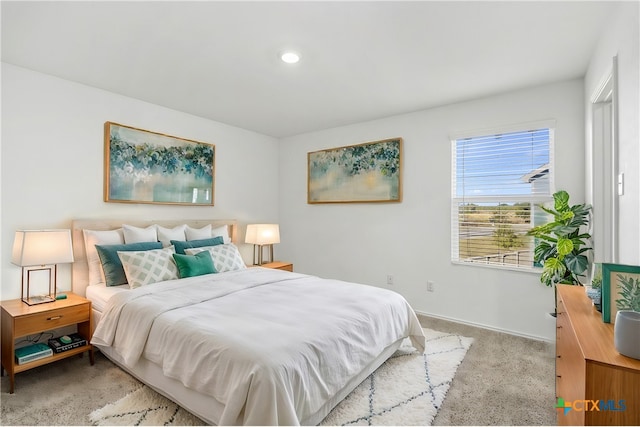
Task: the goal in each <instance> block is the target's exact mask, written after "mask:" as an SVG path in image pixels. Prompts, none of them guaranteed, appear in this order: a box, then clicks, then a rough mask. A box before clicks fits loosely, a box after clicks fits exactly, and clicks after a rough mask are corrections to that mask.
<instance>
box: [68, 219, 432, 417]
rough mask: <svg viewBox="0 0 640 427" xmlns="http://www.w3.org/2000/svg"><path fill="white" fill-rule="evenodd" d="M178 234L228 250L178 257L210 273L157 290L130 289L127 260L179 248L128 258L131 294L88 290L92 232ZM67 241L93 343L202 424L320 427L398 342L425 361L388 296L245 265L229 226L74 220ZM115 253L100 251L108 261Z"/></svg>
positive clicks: (396, 298)
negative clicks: (185, 231) (194, 233)
mask: <svg viewBox="0 0 640 427" xmlns="http://www.w3.org/2000/svg"><path fill="white" fill-rule="evenodd" d="M185 224H186V226H187V227H191V229H192V230H200V229H203V230H204V229H205V227H204V226H203V224H205V225H206V226H208V229H209V230H221V229H226V230H227V233H226V234H225V235H224V236H218V237H213V238H214V239H218V240H220V239H222V240H224V243H217V244H216V245H214V246H207V245H205V246H197V247H193V248H187V249H185V251H186V252H185V256H186V257H187V258H184V259H185V260H187V259H188V261H189V262H192V261H193V260H194V259H195V257H196V256H197V255H198V254H200V255H203V256H202V257H200V258H206V259H208V258H209V255H211V258H212V260H213V262H214V265H215V267H216V270H217V271H218V272H217V273H212V274H209V273H206V272H205V273H204V274H198V275H194V276H192V277H183V276H181V275H180V274H178V277H175V276H172V277H170V276H167V275H166V274H165V273H162V274H165V275H164V276H163V275H160V276H158V277H160V278H161V279H164V280H159V281H156V279H153V280H148V281H147V283H144V284H143V285H140V286H135V285H136V284H137V283H138V282H139V278H137V277H135V275H133V274H129V273H130V270H131V269H133V267H132V265H133V264H131V265H130V264H129V263H128V261H127V258H126V256H128V257H133V258H135V257H151V254H155V255H153V256H159V255H157V254H162V256H166V254H165V252H170V251H175V250H177V249H178V247H179V246H181V244H177V242H176V241H175V240H171V242H174V243H176V246H174V245H169V246H168V247H166V246H164V244H163V247H162V248H161V249H144V250H132V251H131V253H130V254H129V253H128V254H126V256H123V254H122V252H119V256H121V257H122V262H123V267H124V269H125V270H126V275H127V279H130V280H129V283H128V284H114V283H116V282H114V283H112V285H113V286H106V285H105V284H104V283H102V284H101V283H95V280H100V279H99V278H98V277H99V276H97V275H96V272H95V271H90V270H92V268H90V265H91V264H92V263H93V270H95V267H96V266H97V264H96V262H95V254H93V253H92V252H93V249H94V248H93V246H95V243H94V241H92V240H91V239H89V240H87V238H86V234H87V231H95V232H97V233H98V234H99V232H102V231H104V232H106V233H107V234H108V233H111V234H110V236H111V237H113V236H115V234H113V233H114V232H115V231H118V230H120V229H121V228H122V227H124V225H127V226H128V227H129V228H130V229H134V230H135V231H139V232H140V235H139V236H135V238H136V239H144V238H148V236H147V237H143V236H142V234H144V233H146V232H147V231H145V230H150V229H151V228H153V227H158V226H160V227H164V228H163V229H164V230H172V229H175V228H177V227H178V226H182V225H185ZM72 231H73V239H74V254H75V259H76V262H75V263H74V266H73V290H74V292H76V293H80V294H81V295H86V297H87V298H88V299H90V300H91V301H92V310H93V313H92V314H93V325H95V332H94V335H93V339H92V343H93V344H94V345H95V346H96V347H97V348H98V349H99V350H100V351H101V352H103V353H104V354H105V355H106V356H107V357H108V358H109V359H111V360H112V361H113V362H115V363H116V364H117V365H119V366H120V367H122V368H123V369H124V370H126V371H127V372H129V373H131V374H132V375H133V376H135V377H136V378H138V379H140V380H141V381H142V382H144V383H145V384H147V385H149V386H150V387H152V388H153V389H155V390H156V391H158V392H160V393H161V394H163V395H165V396H166V397H168V398H169V399H171V400H173V401H175V402H177V403H178V404H180V405H181V406H183V407H184V408H185V409H187V410H189V411H190V412H192V413H194V414H195V415H197V416H198V417H200V418H202V419H203V420H204V421H206V422H208V423H211V424H217V425H316V424H318V423H320V422H321V421H322V420H323V419H324V417H325V416H326V415H327V414H328V413H329V412H330V411H331V409H332V408H333V407H334V406H335V405H337V404H338V403H339V402H340V401H341V400H342V399H344V398H345V397H346V396H347V395H348V394H349V393H350V392H351V391H352V390H353V389H354V388H355V387H356V386H357V385H358V384H359V383H361V382H362V381H363V380H364V379H365V378H366V377H367V376H368V375H370V374H371V373H372V372H373V371H374V370H375V369H376V368H378V367H379V366H380V365H381V364H382V363H383V362H384V361H385V360H386V359H387V358H388V357H390V356H391V355H392V354H393V353H394V352H395V351H396V350H397V348H398V347H399V346H400V344H401V343H402V341H404V340H405V339H409V340H411V342H412V344H413V346H414V347H416V348H417V349H419V350H424V335H423V332H422V328H421V327H420V324H419V322H418V319H417V318H416V315H415V313H414V312H413V310H412V309H411V307H410V306H409V304H408V303H407V302H406V301H405V299H404V298H403V297H402V296H400V295H399V294H397V293H395V292H392V291H389V290H386V289H382V288H377V287H373V286H367V285H362V284H356V283H348V282H344V281H339V280H329V279H322V278H319V277H315V276H311V275H306V274H300V273H295V272H287V271H282V270H275V269H266V268H261V267H252V268H247V267H246V266H244V263H243V262H242V263H241V264H242V265H240V264H239V263H238V257H239V253H238V252H237V248H236V247H235V246H234V242H236V241H237V236H236V235H237V224H236V222H235V221H186V222H185V221H148V222H135V223H132V222H127V221H117V220H115V221H111V220H110V221H94V220H77V221H74V222H73V230H72ZM107 234H105V235H107ZM200 237H202V236H200ZM106 240H107V241H109V239H106ZM185 240H186V243H190V242H191V241H193V242H199V241H201V240H202V241H205V240H206V239H185ZM111 242H112V243H113V241H111ZM164 243H167V242H166V241H165V242H164ZM85 244H86V248H85ZM117 244H118V243H117V242H116V243H113V244H111V245H105V244H103V243H101V244H99V245H97V246H98V247H99V248H100V250H103V249H104V248H105V247H109V248H111V247H112V246H113V247H116V246H114V245H117ZM125 245H126V243H125ZM194 245H195V243H194ZM187 246H189V245H187ZM117 248H120V247H119V246H118V247H117ZM225 251H226V252H225ZM222 253H224V256H225V259H224V260H223V259H222V255H221V254H222ZM100 255H101V256H102V252H101V253H100ZM189 257H191V258H189ZM141 259H142V258H141ZM173 259H175V261H176V262H178V264H180V263H181V262H183V261H182V259H183V258H179V257H173ZM138 264H141V263H138ZM156 264H162V262H160V261H156ZM103 268H104V271H108V270H109V267H108V266H106V265H105V266H104V267H103ZM179 272H180V273H181V272H183V270H180V271H179ZM92 274H93V278H92V277H91V276H92ZM103 274H104V272H103ZM185 276H188V274H185ZM105 277H106V276H102V279H103V280H108V278H106V279H105ZM167 277H169V278H167ZM92 280H93V282H94V283H92Z"/></svg>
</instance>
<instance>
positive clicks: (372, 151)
mask: <svg viewBox="0 0 640 427" xmlns="http://www.w3.org/2000/svg"><path fill="white" fill-rule="evenodd" d="M401 201H402V138H389V139H384V140H380V141H373V142H365V143H362V144H355V145H348V146H344V147H337V148H331V149H327V150H320V151H314V152H310V153H307V203H309V204H315V203H388V202H401Z"/></svg>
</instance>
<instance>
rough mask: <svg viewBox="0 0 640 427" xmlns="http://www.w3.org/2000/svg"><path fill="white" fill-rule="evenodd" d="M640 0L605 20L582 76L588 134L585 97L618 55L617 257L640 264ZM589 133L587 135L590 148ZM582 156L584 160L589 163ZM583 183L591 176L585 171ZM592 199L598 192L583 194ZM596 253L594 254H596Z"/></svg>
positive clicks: (589, 184) (588, 112)
mask: <svg viewBox="0 0 640 427" xmlns="http://www.w3.org/2000/svg"><path fill="white" fill-rule="evenodd" d="M639 11H640V3H638V2H624V3H621V4H620V5H619V6H618V8H617V9H616V12H615V13H614V14H613V15H612V17H611V18H610V19H609V21H608V22H607V24H606V26H605V29H604V32H603V34H602V36H601V37H600V40H599V42H598V45H597V46H596V49H595V50H594V54H593V56H592V58H591V62H590V64H589V69H588V71H587V74H586V76H585V98H586V101H587V102H586V121H585V122H586V132H587V135H588V136H590V130H591V116H592V113H591V111H592V110H591V103H590V102H589V100H590V98H591V97H592V96H593V94H594V92H595V91H596V90H597V88H598V86H599V84H600V82H601V80H602V78H603V76H605V75H606V74H608V73H610V70H611V64H612V58H613V57H614V56H616V55H617V57H618V96H619V100H618V135H619V140H618V144H619V145H618V149H619V151H618V165H619V166H618V167H619V171H620V172H622V173H624V178H625V189H624V195H623V196H620V197H618V203H619V205H618V207H619V215H618V227H619V228H618V251H619V254H618V260H617V261H618V262H620V263H623V264H631V265H640V12H639ZM590 144H591V138H590V137H588V138H587V139H586V147H587V152H589V148H590ZM590 160H591V159H590V158H587V164H589V165H591V161H590ZM586 179H587V188H592V187H593V185H592V183H593V181H599V180H603V177H601V176H594V175H593V174H592V172H591V168H589V169H588V170H587V174H586ZM588 196H590V199H592V200H593V199H596V198H597V196H598V195H588ZM597 257H598V255H597V254H596V259H597Z"/></svg>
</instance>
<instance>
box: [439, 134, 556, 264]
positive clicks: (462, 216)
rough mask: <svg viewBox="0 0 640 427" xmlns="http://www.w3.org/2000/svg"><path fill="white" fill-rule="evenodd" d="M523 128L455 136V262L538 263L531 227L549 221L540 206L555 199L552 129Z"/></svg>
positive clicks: (453, 199)
mask: <svg viewBox="0 0 640 427" xmlns="http://www.w3.org/2000/svg"><path fill="white" fill-rule="evenodd" d="M521 129H522V128H521ZM524 129H525V130H517V129H516V130H513V129H510V130H509V131H505V132H500V133H498V132H487V133H486V134H481V135H473V136H469V135H465V136H463V137H457V138H455V139H453V141H452V144H453V147H452V199H451V200H452V206H451V212H452V220H451V224H452V233H451V234H452V236H451V237H452V239H451V240H452V245H451V248H452V251H451V252H452V253H451V259H452V261H455V262H462V263H479V264H488V265H499V266H505V267H510V268H532V267H533V266H534V265H533V264H534V262H533V249H534V241H533V238H532V237H530V236H527V231H528V230H529V229H531V228H532V227H534V226H536V225H539V224H541V223H544V222H546V221H547V214H546V213H545V212H544V211H543V210H542V209H540V208H539V207H538V206H537V205H539V204H542V203H545V202H547V201H549V200H553V196H552V194H553V168H552V164H553V162H552V160H553V159H552V156H551V153H552V152H553V151H552V144H553V128H552V127H551V126H549V123H537V124H535V126H526V128H524Z"/></svg>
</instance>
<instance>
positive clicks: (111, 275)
mask: <svg viewBox="0 0 640 427" xmlns="http://www.w3.org/2000/svg"><path fill="white" fill-rule="evenodd" d="M161 247H162V243H160V242H138V243H129V244H128V245H126V244H125V245H96V250H97V251H98V255H99V256H100V263H101V264H102V271H103V272H104V278H105V283H106V285H107V286H118V285H124V284H126V283H127V276H126V274H125V272H124V269H123V268H122V261H121V260H120V257H119V256H118V253H119V252H124V251H138V252H139V251H148V250H152V249H160V248H161Z"/></svg>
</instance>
